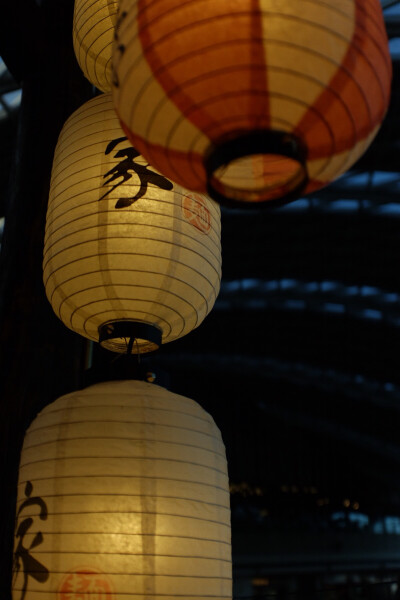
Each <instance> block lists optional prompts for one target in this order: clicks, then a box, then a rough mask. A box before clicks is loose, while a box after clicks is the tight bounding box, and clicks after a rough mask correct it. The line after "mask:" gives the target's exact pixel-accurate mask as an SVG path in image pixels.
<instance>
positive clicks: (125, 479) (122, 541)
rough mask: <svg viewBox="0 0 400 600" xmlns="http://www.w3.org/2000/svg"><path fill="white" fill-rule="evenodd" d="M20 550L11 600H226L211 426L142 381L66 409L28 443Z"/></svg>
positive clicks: (219, 464)
mask: <svg viewBox="0 0 400 600" xmlns="http://www.w3.org/2000/svg"><path fill="white" fill-rule="evenodd" d="M14 548H15V552H14V577H13V598H14V600H21V599H24V600H83V599H87V600H89V599H92V600H175V599H176V598H181V599H182V600H183V599H185V600H205V599H206V598H215V599H218V600H230V599H231V598H232V566H231V528H230V511H229V487H228V474H227V464H226V457H225V448H224V445H223V442H222V438H221V434H220V431H219V430H218V428H217V426H216V425H215V423H214V421H213V419H212V417H211V416H210V415H209V414H207V413H206V412H205V411H204V410H203V409H202V408H201V407H200V406H199V405H198V404H197V403H196V402H194V401H193V400H190V399H189V398H185V397H183V396H179V395H177V394H173V393H171V392H169V391H167V390H165V389H164V388H161V387H159V386H157V385H151V384H149V383H145V382H143V381H114V382H111V383H100V384H96V385H93V386H91V387H89V388H86V389H85V390H82V391H79V392H74V393H72V394H67V395H66V396H63V397H62V398H59V399H58V400H56V401H55V402H53V403H52V404H50V405H49V406H47V407H46V408H45V409H44V410H42V412H41V413H39V415H38V416H37V417H36V419H35V420H34V421H33V423H32V424H31V426H30V427H29V429H28V431H27V433H26V436H25V441H24V446H23V450H22V454H21V464H20V471H19V486H18V508H17V523H16V530H15V546H14Z"/></svg>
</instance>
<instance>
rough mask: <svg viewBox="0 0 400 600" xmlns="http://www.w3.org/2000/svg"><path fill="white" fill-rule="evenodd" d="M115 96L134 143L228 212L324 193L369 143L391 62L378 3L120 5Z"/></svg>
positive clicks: (159, 0) (236, 0)
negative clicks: (239, 205) (230, 206)
mask: <svg viewBox="0 0 400 600" xmlns="http://www.w3.org/2000/svg"><path fill="white" fill-rule="evenodd" d="M113 67H114V79H113V97H114V104H115V107H116V110H117V112H118V115H119V117H120V120H121V123H122V126H123V128H124V131H125V132H126V134H127V136H128V137H129V138H130V140H131V141H132V143H133V144H134V145H135V146H136V147H137V148H138V149H139V150H140V152H141V153H142V154H143V155H144V156H145V157H146V158H147V159H148V161H149V162H150V163H151V164H153V165H154V167H156V168H157V169H158V170H159V171H160V172H162V173H163V174H164V175H166V176H167V177H169V178H170V179H172V180H174V181H176V182H178V183H179V184H181V185H183V186H185V187H187V188H189V189H192V190H197V191H201V192H205V191H207V192H208V193H209V194H210V195H211V196H212V197H213V198H214V199H217V200H219V201H221V202H224V201H225V202H228V203H229V202H230V203H231V204H232V203H233V204H237V203H245V205H250V204H252V203H253V204H257V205H258V204H259V203H281V202H284V201H287V200H289V199H292V198H295V197H298V196H299V195H300V194H308V193H309V192H312V191H314V190H317V189H319V188H321V187H322V186H324V185H326V184H327V183H329V182H330V181H332V180H333V179H334V178H336V177H337V176H338V175H340V174H341V173H343V172H344V171H346V170H347V169H349V167H350V166H351V165H352V164H353V163H354V162H355V161H356V160H357V159H358V158H359V156H360V155H361V154H362V153H363V152H364V150H365V149H366V148H367V147H368V145H369V144H370V142H371V141H372V139H373V138H374V136H375V134H376V133H377V131H378V128H379V126H380V124H381V122H382V119H383V117H384V115H385V112H386V110H387V106H388V102H389V95H390V80H391V62H390V56H389V51H388V43H387V36H386V32H385V28H384V23H383V17H382V11H381V6H380V3H379V1H378V0H325V1H324V2H322V1H320V0H304V1H302V2H299V0H229V1H228V0H220V1H219V2H212V1H210V0H186V1H185V2H182V1H181V0H136V1H133V0H121V2H120V7H119V15H118V20H117V26H116V43H115V44H114V50H113Z"/></svg>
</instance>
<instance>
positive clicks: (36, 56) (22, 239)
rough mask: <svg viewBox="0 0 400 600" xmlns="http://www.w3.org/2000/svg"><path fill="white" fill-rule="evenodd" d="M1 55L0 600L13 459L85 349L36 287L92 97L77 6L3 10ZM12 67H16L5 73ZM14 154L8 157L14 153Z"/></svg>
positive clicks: (10, 528)
mask: <svg viewBox="0 0 400 600" xmlns="http://www.w3.org/2000/svg"><path fill="white" fill-rule="evenodd" d="M7 5H8V6H5V7H4V10H5V13H4V12H3V14H2V20H3V25H2V27H4V28H5V29H7V31H8V32H9V34H8V35H5V36H4V37H3V40H5V42H4V43H5V46H4V47H3V49H2V48H1V47H0V54H2V55H3V58H4V60H5V61H6V63H8V61H7V56H9V57H10V69H11V70H13V72H14V74H16V77H17V78H19V79H21V80H22V88H23V99H22V105H21V112H20V118H19V128H18V137H17V143H16V155H15V162H14V167H13V172H12V174H11V178H10V188H9V196H8V202H7V206H6V214H5V217H6V221H5V230H4V236H3V243H2V249H1V255H0V261H1V262H0V267H1V271H0V276H1V279H0V365H1V367H0V369H1V376H0V391H1V395H0V467H1V471H0V475H1V481H0V491H1V503H2V507H1V512H0V557H1V564H0V595H1V598H2V599H3V600H8V599H9V598H11V591H10V588H11V567H12V546H13V535H14V521H15V500H16V485H17V475H18V463H19V454H20V449H21V445H22V440H23V436H24V431H25V429H26V427H27V426H28V425H29V423H30V421H31V420H32V419H33V417H34V416H35V414H36V413H37V412H38V411H39V410H40V409H41V408H42V407H43V406H45V405H46V404H48V403H49V402H51V401H52V400H54V399H55V398H57V397H58V396H60V395H62V394H64V393H67V392H69V391H73V390H75V389H77V388H78V387H80V377H81V374H82V366H83V353H84V347H85V344H84V341H83V340H82V339H81V338H80V337H79V336H77V335H76V334H74V333H72V332H70V331H69V330H68V329H66V328H65V327H64V325H63V324H62V323H61V322H60V321H59V320H58V319H57V317H56V316H55V315H54V314H53V312H52V309H51V306H50V304H49V303H48V301H47V299H46V297H45V292H44V287H43V283H42V253H43V236H44V226H45V217H46V207H47V198H48V188H49V181H50V172H51V166H52V158H53V152H54V147H55V144H56V141H57V137H58V134H59V132H60V129H61V127H62V125H63V123H64V122H65V120H66V118H67V117H68V116H69V115H70V114H71V112H72V111H73V110H75V109H76V108H78V106H80V105H81V104H83V102H84V101H85V100H87V99H88V98H89V97H91V96H92V93H93V90H92V87H91V85H90V84H89V83H88V82H87V81H86V80H85V79H84V77H83V76H82V75H81V73H80V70H79V68H78V65H77V64H76V61H75V57H74V55H73V49H72V14H73V0H44V1H42V2H39V3H36V2H34V1H33V0H32V1H29V0H24V1H17V0H15V1H14V2H11V3H7ZM11 64H12V66H11ZM10 151H11V149H10Z"/></svg>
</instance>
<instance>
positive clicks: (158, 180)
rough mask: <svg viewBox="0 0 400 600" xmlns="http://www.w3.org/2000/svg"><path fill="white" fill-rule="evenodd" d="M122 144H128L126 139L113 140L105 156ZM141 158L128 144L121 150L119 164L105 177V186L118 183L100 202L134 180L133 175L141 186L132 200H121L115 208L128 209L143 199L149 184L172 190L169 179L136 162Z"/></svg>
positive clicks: (117, 155) (118, 153)
mask: <svg viewBox="0 0 400 600" xmlns="http://www.w3.org/2000/svg"><path fill="white" fill-rule="evenodd" d="M122 142H127V138H126V137H120V138H117V139H115V140H112V141H111V142H110V143H109V144H107V148H106V150H105V153H104V154H105V155H107V154H110V152H112V151H113V150H114V148H115V147H116V146H118V145H119V144H121V143H122ZM139 156H140V154H139V152H138V151H137V150H135V148H133V146H131V145H130V143H129V142H128V143H127V147H126V148H121V149H119V150H118V151H117V152H116V154H115V155H114V158H119V159H121V160H120V162H119V163H118V164H116V165H115V166H114V167H113V168H112V169H110V170H109V171H107V173H106V174H105V175H104V176H103V178H104V179H106V177H108V179H106V181H105V182H104V183H103V186H105V185H108V184H110V183H113V182H114V181H115V182H116V183H115V184H114V185H113V186H112V187H111V188H110V189H109V190H107V192H106V193H105V194H103V196H101V198H100V200H103V198H105V197H106V196H108V194H110V193H111V192H112V191H114V190H115V189H116V188H117V187H119V186H120V185H122V184H123V183H125V182H126V181H129V179H131V178H132V173H135V174H136V175H137V177H138V178H139V181H140V186H138V187H139V189H138V191H137V192H136V194H135V195H134V196H132V197H131V198H119V200H118V201H117V202H116V204H115V208H126V207H127V206H130V205H131V204H133V203H134V202H136V200H139V198H142V197H143V196H144V195H145V194H146V192H147V187H148V185H149V183H151V184H153V185H155V186H157V187H159V188H160V189H162V190H172V188H173V185H172V183H171V181H169V179H166V178H165V177H163V176H162V175H159V174H158V173H156V172H155V171H152V170H151V169H149V168H148V166H149V165H147V164H141V163H139V162H135V158H138V157H139Z"/></svg>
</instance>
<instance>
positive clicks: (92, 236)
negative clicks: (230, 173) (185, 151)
mask: <svg viewBox="0 0 400 600" xmlns="http://www.w3.org/2000/svg"><path fill="white" fill-rule="evenodd" d="M220 231H221V223H220V210H219V208H218V206H217V204H216V203H214V202H212V201H211V200H210V199H209V198H207V197H206V196H201V195H198V194H193V193H191V192H188V191H187V190H185V189H183V188H181V187H180V186H177V185H173V184H172V183H171V182H170V181H168V180H167V179H165V178H164V177H162V176H160V175H159V174H158V173H157V172H156V171H154V170H153V169H152V167H150V166H149V165H148V163H147V162H146V161H145V160H144V159H143V158H142V157H141V156H140V155H138V152H137V151H136V150H135V149H134V148H132V147H131V146H130V144H129V142H128V141H127V140H126V138H125V136H124V134H123V132H122V130H121V129H120V126H119V123H118V119H117V117H116V115H115V112H114V110H113V107H112V102H111V97H110V95H109V94H104V95H102V96H99V97H97V98H94V99H93V100H91V101H89V102H88V103H86V104H85V105H84V106H83V107H81V108H80V109H79V110H78V111H76V112H75V113H74V114H73V115H72V116H71V117H70V119H69V120H68V121H67V123H66V124H65V126H64V128H63V130H62V132H61V134H60V138H59V142H58V144H57V148H56V152H55V156H54V163H53V171H52V179H51V188H50V198H49V205H48V211H47V219H46V237H45V248H44V258H43V272H44V283H45V287H46V293H47V296H48V298H49V300H50V302H51V304H52V306H53V309H54V311H55V312H56V314H57V315H58V316H59V318H60V319H61V320H62V321H63V322H64V324H65V325H67V327H70V328H71V329H73V330H74V331H77V332H78V333H80V334H81V335H84V336H86V337H88V338H89V339H92V340H96V341H98V340H99V331H100V329H101V327H103V326H104V325H105V324H107V323H110V322H139V323H145V324H150V325H151V326H154V327H157V328H158V329H159V330H161V332H162V341H163V343H165V342H168V341H171V340H173V339H176V338H178V337H180V336H182V335H185V334H186V333H188V332H189V331H191V330H192V329H193V328H195V327H197V326H198V325H199V324H200V323H201V322H202V320H203V319H204V317H205V316H206V315H207V314H208V312H209V311H210V310H211V308H212V306H213V304H214V302H215V298H216V295H217V294H218V291H219V285H220V278H221V243H220ZM104 345H105V346H106V347H108V348H110V349H113V350H114V351H120V352H124V351H126V349H127V343H126V340H125V339H121V338H117V339H116V340H114V341H110V340H108V341H107V342H105V343H104ZM152 349H154V344H152V342H151V341H149V340H146V339H143V340H140V339H139V340H138V344H137V347H136V345H135V346H134V348H133V350H134V351H140V352H146V351H149V350H152Z"/></svg>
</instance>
